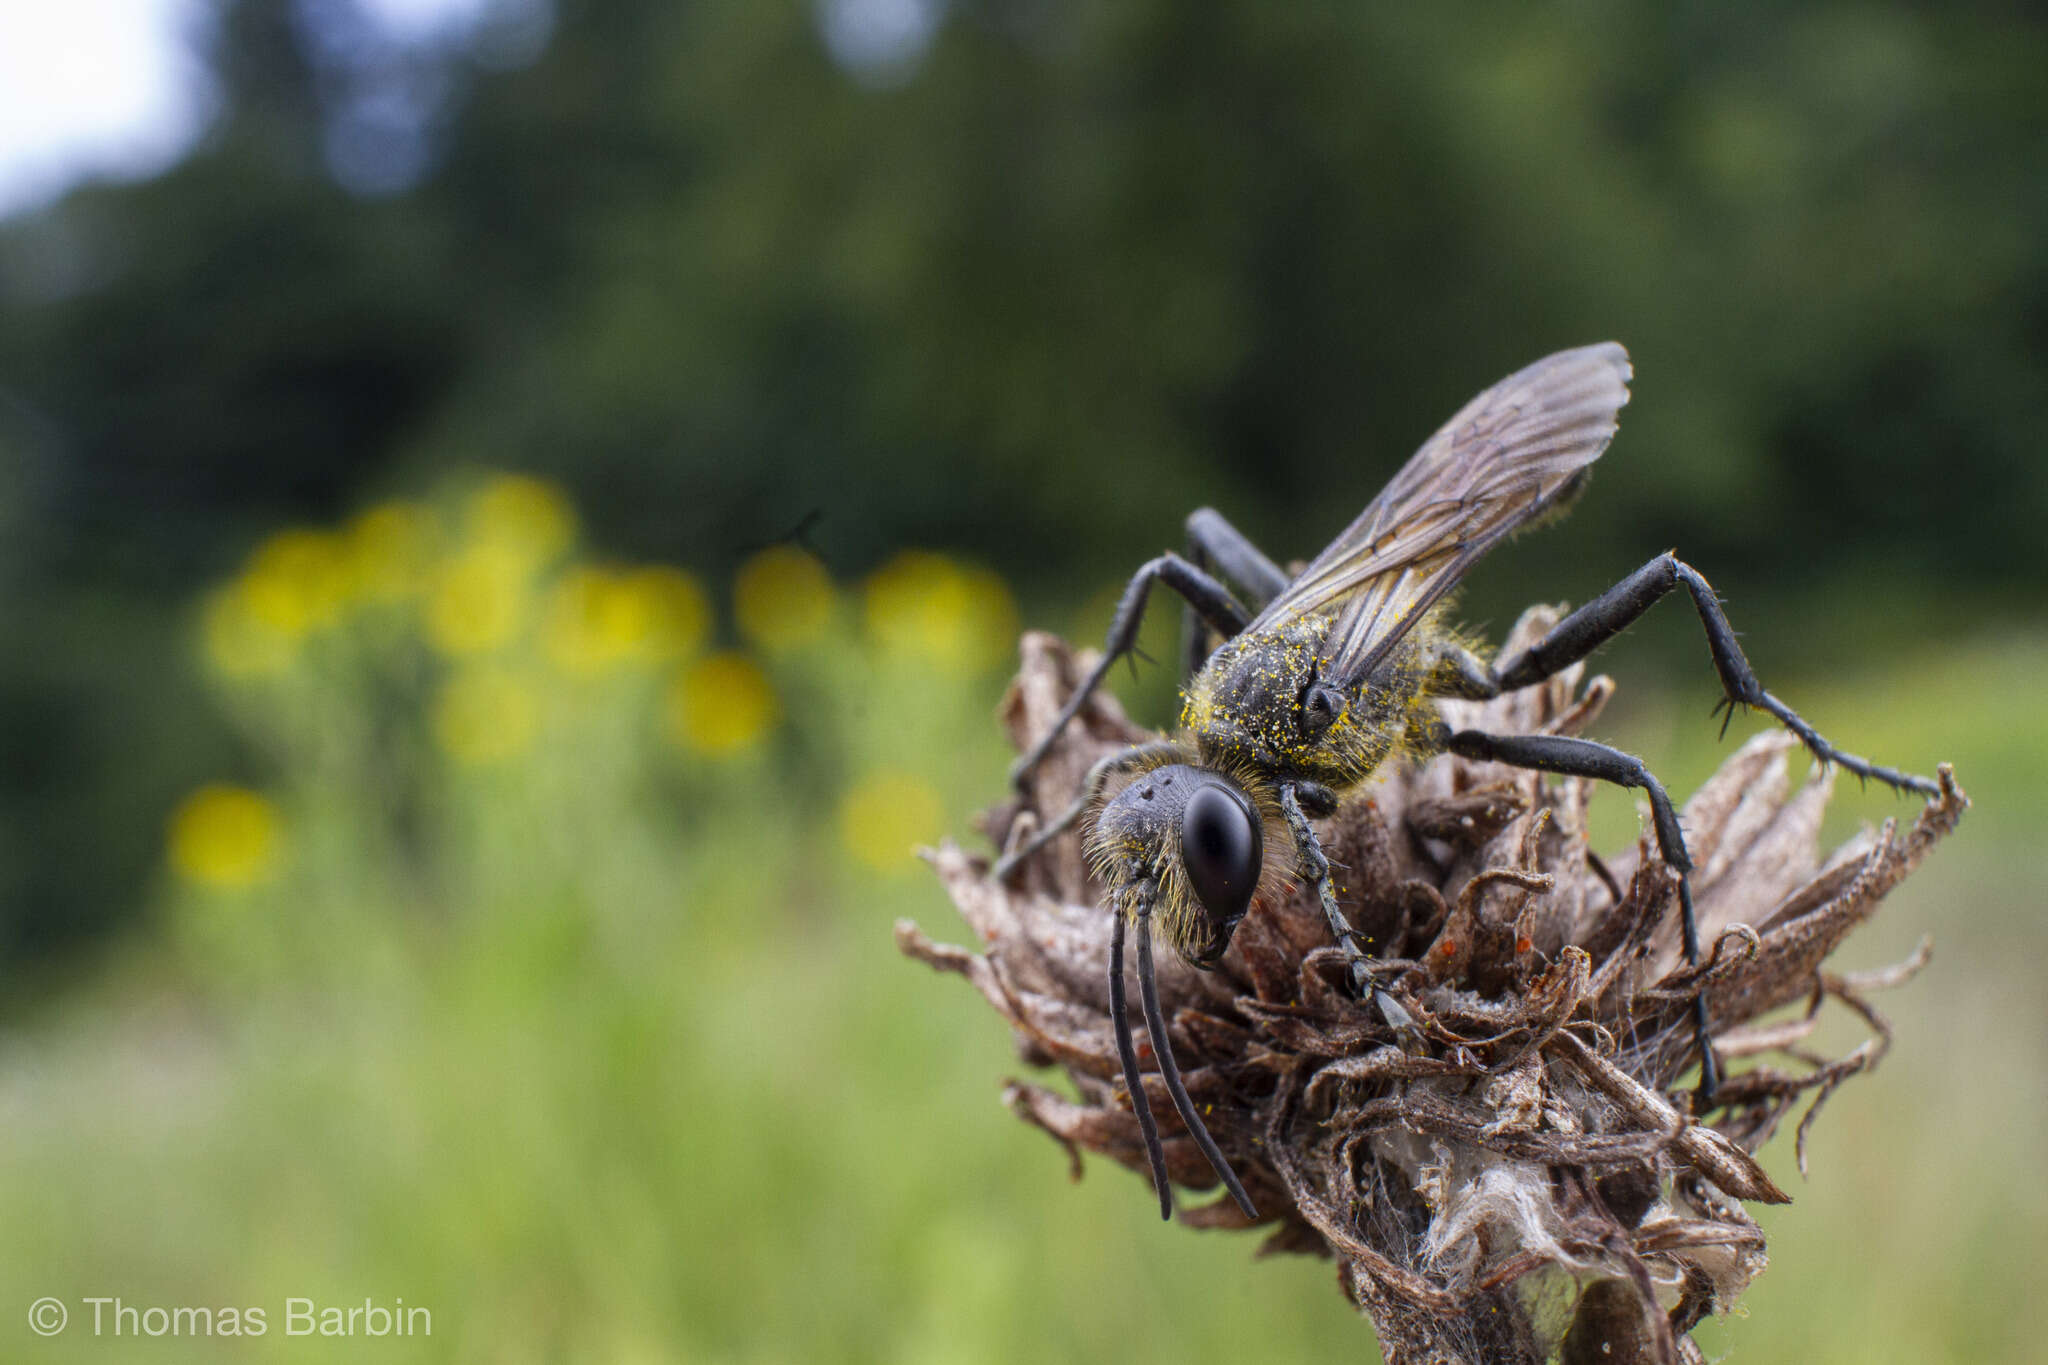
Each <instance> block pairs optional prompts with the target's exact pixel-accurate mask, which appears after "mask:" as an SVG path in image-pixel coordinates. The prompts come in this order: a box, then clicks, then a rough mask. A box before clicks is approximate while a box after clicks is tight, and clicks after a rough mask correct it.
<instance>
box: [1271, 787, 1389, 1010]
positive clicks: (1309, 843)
mask: <svg viewBox="0 0 2048 1365" xmlns="http://www.w3.org/2000/svg"><path fill="white" fill-rule="evenodd" d="M1303 797H1306V798H1308V804H1309V805H1310V806H1312V807H1314V808H1315V811H1316V814H1318V815H1328V814H1329V813H1330V812H1331V811H1333V810H1335V809H1336V806H1337V803H1336V798H1335V795H1334V794H1333V793H1332V792H1331V791H1330V789H1329V788H1327V787H1321V786H1317V785H1316V784H1314V783H1310V782H1303V783H1294V782H1283V783H1281V785H1280V813H1281V814H1282V815H1284V816H1286V817H1287V828H1288V830H1289V831H1291V832H1292V833H1293V835H1294V847H1295V850H1296V855H1297V858H1298V860H1299V861H1298V866H1299V867H1300V869H1301V875H1302V876H1303V877H1304V878H1306V879H1307V880H1309V881H1310V882H1313V883H1314V884H1315V888H1316V899H1317V900H1319V901H1321V902H1322V905H1323V918H1324V919H1327V920H1328V921H1329V922H1330V936H1331V937H1332V938H1334V939H1336V940H1337V946H1338V947H1340V948H1342V949H1343V950H1344V956H1345V957H1346V958H1347V959H1348V960H1349V961H1350V964H1351V991H1352V994H1354V995H1358V996H1363V995H1364V994H1365V991H1366V988H1367V987H1368V986H1369V985H1370V984H1371V976H1370V974H1369V973H1368V971H1367V969H1366V965H1365V964H1366V962H1367V961H1368V960H1369V959H1370V958H1371V956H1372V955H1371V954H1370V953H1368V952H1366V951H1365V949H1364V947H1363V946H1361V945H1360V943H1359V941H1358V931H1357V930H1356V929H1353V928H1352V927H1351V921H1350V920H1348V919H1346V918H1345V917H1344V911H1343V910H1342V909H1340V908H1339V907H1338V905H1337V893H1336V891H1335V889H1333V888H1332V887H1331V885H1330V860H1329V859H1328V858H1327V857H1325V856H1324V854H1323V845H1322V841H1321V840H1319V839H1317V838H1316V832H1315V829H1314V828H1313V827H1312V826H1310V824H1309V822H1308V814H1307V812H1306V811H1304V810H1303V809H1302V798H1303Z"/></svg>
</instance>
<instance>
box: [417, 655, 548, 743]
mask: <svg viewBox="0 0 2048 1365" xmlns="http://www.w3.org/2000/svg"><path fill="white" fill-rule="evenodd" d="M539 718H540V705H539V701H538V699H537V698H536V697H535V696H534V692H533V689H532V688H531V687H529V686H528V685H527V684H526V683H525V682H523V681H521V680H520V679H519V678H517V677H515V676H514V675H513V674H511V673H510V672H508V671H506V670H505V669H502V668H492V667H489V666H481V667H475V668H467V669H464V670H462V671H461V672H459V673H457V674H456V675H455V676H454V677H452V678H450V679H449V680H448V681H447V682H446V683H445V684H443V685H442V687H441V695H440V696H439V697H438V698H436V699H435V702H434V738H435V739H436V740H438V741H439V742H440V745H441V748H442V750H443V751H445V752H446V753H447V754H448V756H449V757H451V758H453V759H455V760H456V761H457V762H461V763H498V762H502V761H503V760H505V759H508V758H516V757H518V756H519V755H520V754H522V753H524V752H525V751H526V749H527V747H528V746H529V745H531V744H532V743H533V735H534V730H535V728H536V727H537V724H538V722H539Z"/></svg>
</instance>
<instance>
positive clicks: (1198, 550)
mask: <svg viewBox="0 0 2048 1365" xmlns="http://www.w3.org/2000/svg"><path fill="white" fill-rule="evenodd" d="M1187 531H1188V559H1189V560H1190V561H1191V562H1193V564H1194V565H1195V567H1196V568H1198V569H1202V570H1204V571H1206V572H1208V573H1213V574H1215V575H1217V576H1218V577H1220V578H1221V579H1222V580H1223V581H1224V582H1226V583H1229V584H1231V585H1233V586H1235V587H1236V588H1237V590H1238V591H1239V592H1241V593H1243V594H1244V596H1245V600H1246V601H1247V602H1249V603H1250V604H1251V609H1252V610H1253V611H1259V610H1262V609H1263V608H1264V607H1265V605H1266V604H1267V603H1268V602H1270V601H1272V600H1273V599H1274V598H1276V597H1278V596H1279V595H1280V594H1281V592H1282V591H1284V590H1285V589H1286V587H1287V574H1286V573H1285V572H1284V571H1283V570H1282V569H1281V568H1280V566H1279V565H1277V564H1275V563H1274V562H1273V561H1272V560H1270V559H1268V558H1266V555H1265V552H1264V551H1262V550H1261V549H1259V547H1258V546H1256V545H1254V544H1252V542H1251V538H1250V537H1249V536H1247V535H1245V533H1244V532H1242V531H1240V530H1238V529H1237V528H1236V527H1235V526H1232V525H1231V524H1230V523H1229V522H1228V521H1227V520H1225V519H1224V516H1223V514H1222V513H1221V512H1218V511H1217V510H1216V509H1215V508H1213V507H1197V508H1196V509H1195V510H1194V511H1192V512H1190V513H1188V520H1187ZM1180 638H1181V677H1182V678H1183V679H1186V678H1192V677H1194V676H1195V674H1197V673H1199V672H1201V671H1202V665H1203V664H1205V663H1207V662H1208V661H1209V625H1208V622H1207V621H1205V620H1203V618H1202V614H1201V613H1200V612H1199V611H1197V610H1195V607H1194V605H1193V604H1192V603H1190V604H1188V605H1186V606H1183V607H1182V608H1181V620H1180Z"/></svg>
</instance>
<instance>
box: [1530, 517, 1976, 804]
mask: <svg viewBox="0 0 2048 1365" xmlns="http://www.w3.org/2000/svg"><path fill="white" fill-rule="evenodd" d="M1680 587H1683V588H1684V589H1685V590H1686V592H1687V593H1689V594H1690V595H1691V597H1692V601H1693V606H1694V607H1695V608H1696V609H1697V610H1698V611H1699V616H1700V625H1701V626H1703V627H1704V628H1705V629H1706V633H1707V648H1708V650H1709V651H1710V652H1711V653H1712V654H1713V657H1714V671H1715V672H1716V673H1718V674H1720V676H1721V690H1722V693H1723V700H1724V701H1726V702H1727V704H1728V714H1729V718H1730V719H1731V720H1732V719H1733V718H1734V714H1735V708H1736V707H1737V706H1738V705H1739V706H1753V707H1755V708H1757V709H1758V710H1760V711H1766V712H1768V713H1770V714H1771V715H1773V716H1775V717H1777V719H1778V721H1779V723H1780V724H1782V725H1783V726H1784V727H1785V728H1786V729H1788V730H1790V731H1791V732H1792V733H1793V734H1795V735H1797V736H1798V737H1799V741H1800V742H1801V743H1802V744H1804V745H1805V746H1806V747H1807V748H1808V749H1809V750H1811V751H1812V753H1813V756H1814V757H1815V758H1817V759H1819V760H1820V762H1821V763H1822V764H1824V765H1825V764H1828V763H1836V764H1840V765H1841V766H1842V767H1843V768H1845V769H1847V770H1848V771H1849V772H1852V773H1854V774H1856V776H1857V777H1858V778H1865V779H1868V778H1874V779H1876V780H1877V781H1879V782H1882V783H1884V784H1885V785H1886V786H1888V787H1890V788H1892V789H1893V790H1894V791H1916V792H1920V793H1922V794H1923V795H1926V796H1938V795H1940V794H1941V788H1940V787H1938V786H1937V785H1935V783H1934V781H1933V780H1932V779H1931V778H1925V777H1915V776H1914V775H1912V774H1911V773H1903V772H1900V771H1899V770H1898V769H1896V768H1886V767H1880V766H1879V765H1877V764H1875V763H1872V762H1871V761H1870V760H1869V759H1867V758H1861V757H1859V756H1857V755H1855V754H1851V753H1845V752H1844V751H1842V750H1840V749H1837V748H1836V747H1835V746H1834V745H1832V744H1830V743H1828V742H1827V740H1825V739H1823V738H1822V737H1821V734H1820V732H1819V731H1818V730H1815V729H1814V728H1813V727H1812V726H1811V725H1808V724H1807V723H1806V721H1805V720H1804V718H1802V717H1801V716H1800V714H1799V713H1798V712H1797V711H1794V710H1793V709H1792V708H1791V707H1789V706H1787V705H1786V704H1785V703H1784V702H1781V701H1779V700H1778V699H1777V698H1776V697H1774V696H1772V695H1771V694H1770V693H1768V692H1766V691H1764V688H1763V684H1762V683H1760V682H1758V681H1757V676H1756V671H1755V670H1754V669H1753V668H1751V667H1750V664H1749V660H1748V659H1747V658H1745V657H1744V656H1743V653H1742V646H1741V645H1740V644H1739V643H1738V642H1737V641H1736V638H1735V628H1734V627H1733V626H1731V625H1729V624H1728V616H1727V614H1726V613H1725V612H1723V611H1722V610H1721V599H1720V598H1719V597H1717V596H1715V595H1714V589H1713V586H1712V585H1711V584H1709V583H1708V582H1707V580H1706V579H1705V578H1703V577H1702V576H1701V575H1700V572H1699V570H1697V569H1695V568H1693V567H1692V566H1691V565H1690V564H1687V563H1686V562H1685V561H1684V560H1682V559H1680V558H1679V557H1678V556H1677V555H1675V554H1673V553H1671V552H1670V551H1668V550H1667V551H1665V552H1664V553H1663V554H1661V555H1658V556H1657V557H1656V558H1655V559H1653V560H1651V561H1650V562H1649V563H1647V564H1645V565H1643V567H1642V568H1640V569H1637V570H1636V571H1635V572H1634V573H1632V574H1630V575H1629V576H1628V577H1627V578H1624V579H1622V580H1621V582H1619V583H1617V584H1615V585H1614V586H1613V587H1611V588H1609V589H1608V590H1607V591H1606V592H1604V593H1602V594H1600V596H1598V597H1596V598H1594V599H1593V600H1592V601H1591V602H1588V603H1587V604H1586V605H1585V606H1583V607H1580V608H1579V609H1578V610H1577V611H1575V612H1573V613H1572V614H1571V615H1569V616H1567V617H1565V618H1564V620H1562V621H1560V622H1558V623H1557V624H1556V625H1555V626H1552V627H1551V628H1550V631H1549V633H1548V634H1546V635H1545V636H1544V637H1543V638H1542V639H1540V640H1538V641H1537V642H1536V643H1535V644H1533V645H1531V646H1529V648H1527V649H1526V650H1524V651H1522V653H1521V654H1519V655H1517V656H1516V657H1515V658H1513V659H1512V660H1510V661H1509V662H1508V663H1507V664H1506V665H1504V666H1503V667H1501V668H1500V669H1498V670H1497V671H1496V674H1495V676H1496V677H1497V678H1499V680H1500V685H1501V688H1502V690H1503V691H1512V690H1514V689H1516V688H1520V687H1528V686H1530V685H1531V684H1534V683H1539V682H1541V681H1543V680H1544V679H1545V678H1548V677H1550V676H1551V675H1552V674H1554V673H1556V672H1557V671H1558V670H1559V669H1561V668H1564V667H1566V666H1567V665H1569V664H1574V663H1577V662H1578V661H1579V660H1581V659H1583V658H1585V657H1586V656H1587V655H1589V654H1591V653H1592V652H1593V651H1594V650H1596V649H1598V648H1599V647H1600V646H1601V645H1603V644H1606V643H1607V642H1608V641H1609V640H1611V639H1613V638H1614V637H1615V636H1616V635H1618V634H1620V633H1621V632H1622V631H1623V630H1624V629H1626V628H1627V627H1628V626H1629V625H1630V624H1631V623H1633V622H1634V621H1636V620H1637V619H1638V618H1639V617H1641V616H1642V615H1643V614H1644V613H1645V612H1647V611H1649V609H1650V608H1651V607H1653V606H1655V605H1656V604H1657V603H1658V601H1660V600H1661V599H1662V598H1663V597H1664V595H1665V594H1666V593H1669V592H1671V591H1672V590H1673V589H1674V588H1680ZM1721 732H1722V733H1723V734H1724V735H1725V734H1726V733H1727V725H1726V724H1725V723H1724V724H1723V725H1722V727H1721Z"/></svg>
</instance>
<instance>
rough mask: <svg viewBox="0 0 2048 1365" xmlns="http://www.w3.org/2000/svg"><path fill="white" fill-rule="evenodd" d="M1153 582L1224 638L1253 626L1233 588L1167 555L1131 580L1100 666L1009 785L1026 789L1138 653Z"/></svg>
mask: <svg viewBox="0 0 2048 1365" xmlns="http://www.w3.org/2000/svg"><path fill="white" fill-rule="evenodd" d="M1154 583H1164V584H1165V585H1166V586H1167V587H1169V588H1171V589H1173V590H1174V591H1175V592H1177V593H1179V594H1180V595H1181V597H1182V598H1184V599H1185V600H1186V601H1187V603H1188V605H1189V606H1191V607H1193V608H1194V609H1195V610H1196V611H1197V612H1198V613H1200V614H1201V617H1202V619H1203V620H1204V621H1205V622H1207V623H1208V624H1209V625H1210V626H1211V627H1212V628H1214V629H1215V630H1217V631H1219V632H1221V633H1222V634H1224V635H1226V636H1229V635H1235V634H1237V633H1238V632H1239V631H1240V630H1243V629H1244V628H1245V627H1246V626H1247V625H1249V624H1250V623H1251V619H1252V618H1251V613H1249V612H1247V611H1246V610H1245V609H1244V605H1243V604H1242V603H1240V602H1239V601H1238V600H1237V599H1236V598H1235V597H1233V596H1231V594H1230V589H1228V588H1226V587H1224V586H1223V584H1221V583H1220V582H1218V581H1217V580H1216V579H1215V578H1214V577H1212V576H1211V575H1209V574H1207V573H1204V572H1203V571H1202V570H1200V569H1198V568H1196V567H1195V566H1194V565H1193V564H1190V563H1188V561H1187V560H1185V559H1182V558H1181V557H1180V556H1179V555H1176V554H1164V555H1161V556H1159V558H1157V559H1154V560H1151V561H1149V562H1148V563H1146V564H1145V566H1144V567H1143V568H1141V569H1139V570H1138V572H1137V573H1135V574H1133V575H1132V576H1131V581H1130V584H1129V586H1127V587H1126V588H1125V589H1124V595H1123V597H1122V598H1121V599H1120V600H1119V601H1118V602H1117V605H1116V615H1115V617H1113V618H1112V619H1111V621H1110V623H1109V635H1108V637H1107V638H1106V639H1105V640H1104V641H1103V646H1102V659H1101V661H1100V662H1098V663H1097V664H1096V665H1095V667H1094V668H1093V669H1091V670H1089V673H1088V676H1087V677H1085V678H1083V679H1082V680H1081V685H1080V686H1079V687H1077V688H1075V689H1074V695H1073V696H1071V697H1069V698H1067V704H1066V705H1065V706H1063V707H1061V708H1060V713H1059V714H1058V715H1057V716H1055V717H1053V722H1052V725H1051V726H1050V727H1048V728H1047V730H1046V732H1045V733H1044V734H1043V735H1041V736H1039V739H1038V743H1036V744H1034V745H1032V746H1031V752H1029V753H1027V754H1025V755H1024V756H1023V757H1022V758H1020V759H1018V760H1017V762H1016V763H1015V764H1014V765H1013V766H1012V767H1011V769H1010V782H1011V784H1012V785H1013V786H1015V787H1017V788H1018V789H1019V790H1022V789H1023V786H1024V784H1025V782H1026V780H1027V779H1029V778H1030V776H1031V773H1032V770H1033V769H1035V768H1037V767H1038V765H1039V763H1040V762H1041V761H1042V760H1043V759H1044V758H1045V756H1046V754H1047V753H1048V752H1049V751H1050V750H1051V749H1052V746H1053V744H1054V742H1055V741H1057V740H1058V739H1059V737H1060V734H1061V732H1062V731H1064V730H1065V729H1066V728H1067V723H1068V722H1069V721H1071V720H1073V718H1074V717H1075V716H1077V715H1079V714H1080V712H1081V708H1082V707H1083V706H1085V705H1087V704H1088V698H1089V697H1091V696H1093V695H1094V693H1095V689H1096V688H1098V687H1100V686H1102V680H1103V679H1104V678H1106V677H1108V676H1109V670H1110V669H1111V668H1112V667H1113V666H1114V665H1115V664H1116V661H1117V660H1118V659H1121V658H1122V657H1124V656H1125V655H1126V654H1129V653H1132V652H1133V651H1134V650H1135V649H1136V648H1137V644H1138V626H1139V624H1140V623H1141V622H1142V621H1143V620H1144V617H1145V599H1146V598H1147V597H1149V596H1150V595H1151V592H1152V585H1153V584H1154Z"/></svg>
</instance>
